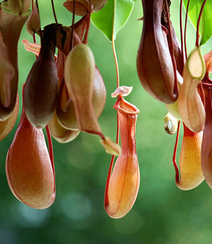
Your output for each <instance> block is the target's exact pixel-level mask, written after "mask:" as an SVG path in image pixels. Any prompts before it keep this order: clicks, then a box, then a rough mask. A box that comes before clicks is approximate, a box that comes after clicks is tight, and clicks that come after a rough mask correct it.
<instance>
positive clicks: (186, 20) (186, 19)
mask: <svg viewBox="0 0 212 244" xmlns="http://www.w3.org/2000/svg"><path fill="white" fill-rule="evenodd" d="M189 4H190V0H188V3H187V7H186V17H185V28H184V48H185V57H186V59H187V57H188V55H187V46H186V31H187V23H188V9H189Z"/></svg>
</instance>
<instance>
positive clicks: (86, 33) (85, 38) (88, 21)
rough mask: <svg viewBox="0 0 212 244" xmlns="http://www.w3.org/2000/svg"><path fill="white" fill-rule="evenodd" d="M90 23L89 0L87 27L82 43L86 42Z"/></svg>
mask: <svg viewBox="0 0 212 244" xmlns="http://www.w3.org/2000/svg"><path fill="white" fill-rule="evenodd" d="M90 23H91V2H90V10H89V13H88V18H87V29H86V32H85V37H84V39H83V43H85V44H86V43H88V33H89V29H90Z"/></svg>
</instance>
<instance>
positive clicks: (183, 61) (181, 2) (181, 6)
mask: <svg viewBox="0 0 212 244" xmlns="http://www.w3.org/2000/svg"><path fill="white" fill-rule="evenodd" d="M182 9H183V0H180V41H181V51H182V63H183V64H184V63H185V60H184V45H183V20H182Z"/></svg>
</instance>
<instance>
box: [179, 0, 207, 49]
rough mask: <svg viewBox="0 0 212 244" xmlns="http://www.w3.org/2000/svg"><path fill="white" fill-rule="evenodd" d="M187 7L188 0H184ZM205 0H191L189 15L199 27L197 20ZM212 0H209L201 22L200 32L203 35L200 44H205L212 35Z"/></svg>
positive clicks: (192, 21)
mask: <svg viewBox="0 0 212 244" xmlns="http://www.w3.org/2000/svg"><path fill="white" fill-rule="evenodd" d="M183 3H184V6H185V9H186V8H187V4H188V0H183ZM202 3H203V0H190V4H189V11H188V16H189V19H190V21H191V23H192V24H193V26H194V28H195V29H197V21H198V17H199V13H200V9H201V6H202ZM211 13H212V0H207V1H206V3H205V6H204V9H203V14H202V20H201V23H200V30H199V34H200V35H201V36H202V38H201V42H200V45H203V44H205V43H206V42H207V41H208V40H209V39H210V37H211V36H212V14H211Z"/></svg>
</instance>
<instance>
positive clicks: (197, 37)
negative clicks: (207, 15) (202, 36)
mask: <svg viewBox="0 0 212 244" xmlns="http://www.w3.org/2000/svg"><path fill="white" fill-rule="evenodd" d="M205 3H206V0H204V2H203V4H202V7H201V9H200V13H199V17H198V21H197V36H196V47H198V46H199V25H200V19H201V17H202V13H203V9H204V6H205Z"/></svg>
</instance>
